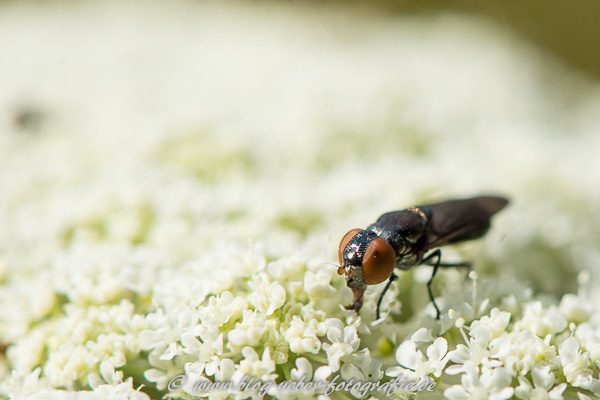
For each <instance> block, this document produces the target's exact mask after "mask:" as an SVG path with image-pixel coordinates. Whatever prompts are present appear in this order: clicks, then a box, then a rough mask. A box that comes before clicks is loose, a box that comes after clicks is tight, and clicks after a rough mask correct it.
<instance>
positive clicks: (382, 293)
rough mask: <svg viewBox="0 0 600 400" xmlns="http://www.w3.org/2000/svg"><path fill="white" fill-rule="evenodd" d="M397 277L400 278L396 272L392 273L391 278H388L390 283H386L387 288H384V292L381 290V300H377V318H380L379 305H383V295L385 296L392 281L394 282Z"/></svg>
mask: <svg viewBox="0 0 600 400" xmlns="http://www.w3.org/2000/svg"><path fill="white" fill-rule="evenodd" d="M396 279H398V277H397V276H396V275H395V274H392V275H391V276H390V280H388V283H387V284H386V285H385V288H383V292H381V295H380V296H379V300H377V313H376V315H377V318H376V319H379V307H381V301H382V300H383V296H385V294H386V293H387V291H388V289H389V288H390V286H391V285H392V282H394V281H395V280H396Z"/></svg>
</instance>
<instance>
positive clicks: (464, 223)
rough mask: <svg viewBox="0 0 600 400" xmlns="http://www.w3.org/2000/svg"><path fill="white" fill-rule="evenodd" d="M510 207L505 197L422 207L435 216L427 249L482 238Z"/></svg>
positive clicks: (429, 227)
mask: <svg viewBox="0 0 600 400" xmlns="http://www.w3.org/2000/svg"><path fill="white" fill-rule="evenodd" d="M507 204H508V200H507V199H505V198H503V197H494V196H484V197H474V198H472V199H463V200H450V201H444V202H442V203H436V204H430V205H428V206H422V207H418V208H420V209H423V210H424V211H425V210H426V209H429V210H428V211H429V213H430V214H429V215H430V216H431V217H430V218H431V220H430V222H429V225H428V229H427V235H426V244H425V247H426V248H434V247H440V246H444V245H447V244H452V243H457V242H464V241H467V240H473V239H477V238H480V237H481V236H483V235H484V234H485V233H486V232H487V230H488V229H489V227H490V218H491V217H492V215H494V214H495V213H497V212H498V211H500V210H501V209H502V208H504V207H505V206H506V205H507ZM425 212H426V213H427V211H425Z"/></svg>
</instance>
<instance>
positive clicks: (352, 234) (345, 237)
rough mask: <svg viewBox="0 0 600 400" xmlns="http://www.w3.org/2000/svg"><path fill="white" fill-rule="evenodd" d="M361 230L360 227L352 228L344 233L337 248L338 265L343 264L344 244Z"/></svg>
mask: <svg viewBox="0 0 600 400" xmlns="http://www.w3.org/2000/svg"><path fill="white" fill-rule="evenodd" d="M360 231H362V229H352V230H351V231H350V232H348V233H346V234H345V235H344V237H343V238H342V241H341V242H340V249H339V250H338V258H339V260H340V265H344V249H345V248H346V245H347V244H348V242H349V241H350V239H352V238H353V237H354V236H356V234H357V233H358V232H360Z"/></svg>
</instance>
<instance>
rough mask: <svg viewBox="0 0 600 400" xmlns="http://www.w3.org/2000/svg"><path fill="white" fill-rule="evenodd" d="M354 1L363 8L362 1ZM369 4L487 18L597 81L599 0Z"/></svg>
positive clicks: (410, 11)
mask: <svg viewBox="0 0 600 400" xmlns="http://www.w3.org/2000/svg"><path fill="white" fill-rule="evenodd" d="M321 1H322V0H321ZM325 1H326V3H329V4H332V3H338V1H335V0H333V1H332V0H325ZM343 2H344V3H347V2H346V1H343ZM354 3H355V4H356V3H360V4H362V5H365V3H364V2H363V1H355V2H354ZM370 4H377V6H378V7H381V8H382V9H384V10H386V11H389V12H391V13H400V14H427V13H429V14H430V13H447V12H456V13H464V14H472V15H474V16H481V17H487V18H490V19H492V20H495V21H497V22H498V23H500V24H504V25H508V26H509V27H511V28H512V29H514V31H515V33H516V34H518V35H521V36H524V37H526V38H529V40H531V41H532V42H533V43H535V44H537V45H539V46H540V47H542V48H543V49H546V50H547V51H548V52H550V53H553V54H554V55H555V56H557V57H558V58H560V59H562V60H563V61H564V62H565V63H566V64H567V66H568V67H570V68H574V69H576V70H579V71H581V72H583V73H585V74H587V75H590V76H591V77H594V78H599V77H600V1H598V0H574V1H564V0H544V1H532V0H524V1H523V0H509V1H493V0H452V1H451V0H428V1H419V0H408V1H407V0H379V1H378V2H372V3H370Z"/></svg>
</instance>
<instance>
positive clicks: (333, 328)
mask: <svg viewBox="0 0 600 400" xmlns="http://www.w3.org/2000/svg"><path fill="white" fill-rule="evenodd" d="M325 325H326V326H327V339H329V341H330V342H331V343H323V350H325V352H326V353H327V359H328V360H329V367H330V368H331V370H332V371H333V372H335V371H337V370H338V369H340V360H341V359H342V358H344V357H346V356H349V355H351V354H352V353H354V352H355V351H356V350H357V349H358V346H359V344H360V339H359V337H358V334H357V332H356V327H355V326H352V325H350V326H346V327H344V325H343V323H342V321H341V320H339V319H337V318H330V319H328V320H327V321H326V322H325Z"/></svg>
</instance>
